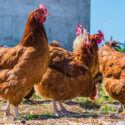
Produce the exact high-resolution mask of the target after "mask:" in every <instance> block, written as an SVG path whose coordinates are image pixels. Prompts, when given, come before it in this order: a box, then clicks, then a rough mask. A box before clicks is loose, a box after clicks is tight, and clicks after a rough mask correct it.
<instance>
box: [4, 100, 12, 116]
mask: <svg viewBox="0 0 125 125" xmlns="http://www.w3.org/2000/svg"><path fill="white" fill-rule="evenodd" d="M6 117H10V118H13V116H12V114H11V113H10V103H9V101H7V105H6V108H5V113H4V118H6Z"/></svg>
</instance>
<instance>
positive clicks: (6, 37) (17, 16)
mask: <svg viewBox="0 0 125 125" xmlns="http://www.w3.org/2000/svg"><path fill="white" fill-rule="evenodd" d="M39 3H44V4H45V6H46V8H47V9H48V12H49V13H50V15H51V16H50V17H48V18H47V21H46V23H45V29H46V32H47V36H48V40H49V41H50V42H51V41H53V40H57V41H59V42H60V43H61V44H62V45H63V47H64V48H66V49H68V50H71V48H72V42H73V40H74V38H75V36H76V35H75V34H76V33H75V32H76V31H75V28H76V24H77V23H80V24H82V25H83V26H84V27H85V28H87V29H88V30H89V28H90V0H0V45H8V46H14V45H16V44H18V43H19V41H21V39H22V35H23V32H24V28H25V24H26V20H27V18H28V15H29V13H30V12H31V11H32V10H33V9H35V8H37V7H38V5H39Z"/></svg>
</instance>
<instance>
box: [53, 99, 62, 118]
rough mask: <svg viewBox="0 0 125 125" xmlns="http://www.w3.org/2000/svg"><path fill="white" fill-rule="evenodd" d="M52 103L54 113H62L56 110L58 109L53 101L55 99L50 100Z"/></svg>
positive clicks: (57, 114) (58, 114)
mask: <svg viewBox="0 0 125 125" xmlns="http://www.w3.org/2000/svg"><path fill="white" fill-rule="evenodd" d="M52 104H53V109H54V113H55V115H56V116H60V115H62V113H61V112H60V111H58V109H57V105H56V102H55V101H52Z"/></svg>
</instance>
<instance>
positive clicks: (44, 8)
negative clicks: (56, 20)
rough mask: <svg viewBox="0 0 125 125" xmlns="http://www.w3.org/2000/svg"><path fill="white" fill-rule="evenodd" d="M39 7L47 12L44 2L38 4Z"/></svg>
mask: <svg viewBox="0 0 125 125" xmlns="http://www.w3.org/2000/svg"><path fill="white" fill-rule="evenodd" d="M39 8H40V9H42V10H43V11H44V12H46V13H47V9H46V7H45V5H44V4H39Z"/></svg>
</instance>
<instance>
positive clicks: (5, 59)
mask: <svg viewBox="0 0 125 125" xmlns="http://www.w3.org/2000/svg"><path fill="white" fill-rule="evenodd" d="M47 16H48V13H47V10H46V8H45V6H44V5H40V8H38V9H36V10H34V11H32V12H31V13H30V15H29V18H28V20H27V23H26V27H25V31H24V35H23V38H22V41H21V42H20V43H19V44H18V45H17V46H16V47H12V48H5V47H0V97H1V98H3V99H5V100H7V107H6V109H5V116H10V117H11V116H12V115H11V113H10V104H12V105H13V106H14V107H15V113H16V117H18V116H19V113H18V108H17V106H18V105H19V104H20V102H21V100H22V99H23V97H25V96H26V95H27V94H28V93H29V92H30V91H31V89H32V88H33V86H34V84H36V83H39V82H40V81H41V79H42V76H43V74H44V73H45V71H46V69H47V67H48V64H49V61H50V55H49V48H48V40H47V36H46V33H45V29H44V26H43V24H42V23H43V22H45V20H46V17H47Z"/></svg>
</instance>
